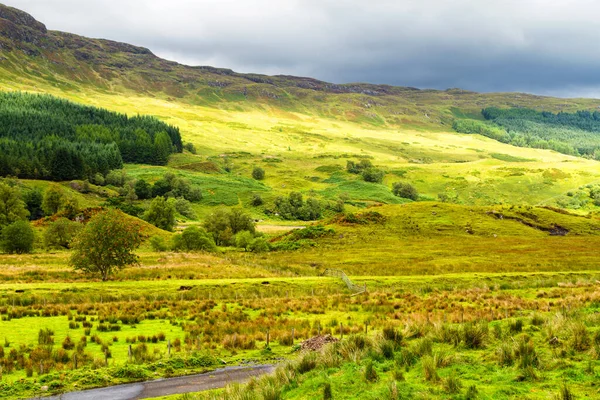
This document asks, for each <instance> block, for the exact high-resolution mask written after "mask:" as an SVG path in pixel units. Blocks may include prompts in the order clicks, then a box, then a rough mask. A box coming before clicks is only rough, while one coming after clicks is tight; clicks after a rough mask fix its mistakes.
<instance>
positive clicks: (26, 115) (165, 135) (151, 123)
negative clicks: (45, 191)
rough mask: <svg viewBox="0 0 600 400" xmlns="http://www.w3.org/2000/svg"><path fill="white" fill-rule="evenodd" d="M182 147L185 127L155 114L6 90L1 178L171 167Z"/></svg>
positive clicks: (1, 101)
mask: <svg viewBox="0 0 600 400" xmlns="http://www.w3.org/2000/svg"><path fill="white" fill-rule="evenodd" d="M182 150H183V143H182V140H181V135H180V132H179V129H178V128H176V127H174V126H171V125H168V124H165V123H163V122H161V121H159V120H158V119H156V118H154V117H149V116H134V117H128V116H127V115H125V114H119V113H115V112H111V111H108V110H105V109H101V108H97V107H89V106H83V105H79V104H76V103H72V102H70V101H67V100H62V99H59V98H56V97H53V96H49V95H35V94H27V93H14V92H5V93H0V176H16V177H19V178H27V179H46V180H55V181H62V180H72V179H85V178H91V177H92V176H94V175H95V174H98V173H100V174H103V175H106V174H107V173H108V172H109V171H111V170H114V169H120V168H122V166H123V162H129V163H141V164H152V165H165V164H166V163H167V161H168V159H169V156H170V155H171V154H172V153H175V152H181V151H182Z"/></svg>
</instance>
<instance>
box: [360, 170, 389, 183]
mask: <svg viewBox="0 0 600 400" xmlns="http://www.w3.org/2000/svg"><path fill="white" fill-rule="evenodd" d="M384 176H385V172H383V171H382V170H380V169H377V168H369V169H366V170H364V171H363V172H362V178H363V180H364V181H365V182H372V183H381V182H383V177H384Z"/></svg>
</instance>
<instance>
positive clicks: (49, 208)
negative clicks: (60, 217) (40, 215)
mask: <svg viewBox="0 0 600 400" xmlns="http://www.w3.org/2000/svg"><path fill="white" fill-rule="evenodd" d="M63 201H64V195H63V191H62V190H61V189H60V187H59V186H56V185H53V186H51V187H50V188H48V189H46V192H44V199H43V200H42V210H44V213H45V214H46V215H54V214H56V213H57V212H58V211H59V210H60V209H61V207H62V206H63Z"/></svg>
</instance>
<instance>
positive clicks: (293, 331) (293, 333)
mask: <svg viewBox="0 0 600 400" xmlns="http://www.w3.org/2000/svg"><path fill="white" fill-rule="evenodd" d="M295 334H296V329H295V328H292V346H293V345H294V336H295Z"/></svg>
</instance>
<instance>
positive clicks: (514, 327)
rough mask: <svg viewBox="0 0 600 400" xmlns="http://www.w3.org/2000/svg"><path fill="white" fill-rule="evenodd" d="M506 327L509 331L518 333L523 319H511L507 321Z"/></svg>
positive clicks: (520, 330) (521, 328)
mask: <svg viewBox="0 0 600 400" xmlns="http://www.w3.org/2000/svg"><path fill="white" fill-rule="evenodd" d="M508 329H509V330H510V332H511V333H519V332H522V331H523V321H522V320H520V319H516V320H513V321H511V322H510V323H509V325H508Z"/></svg>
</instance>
